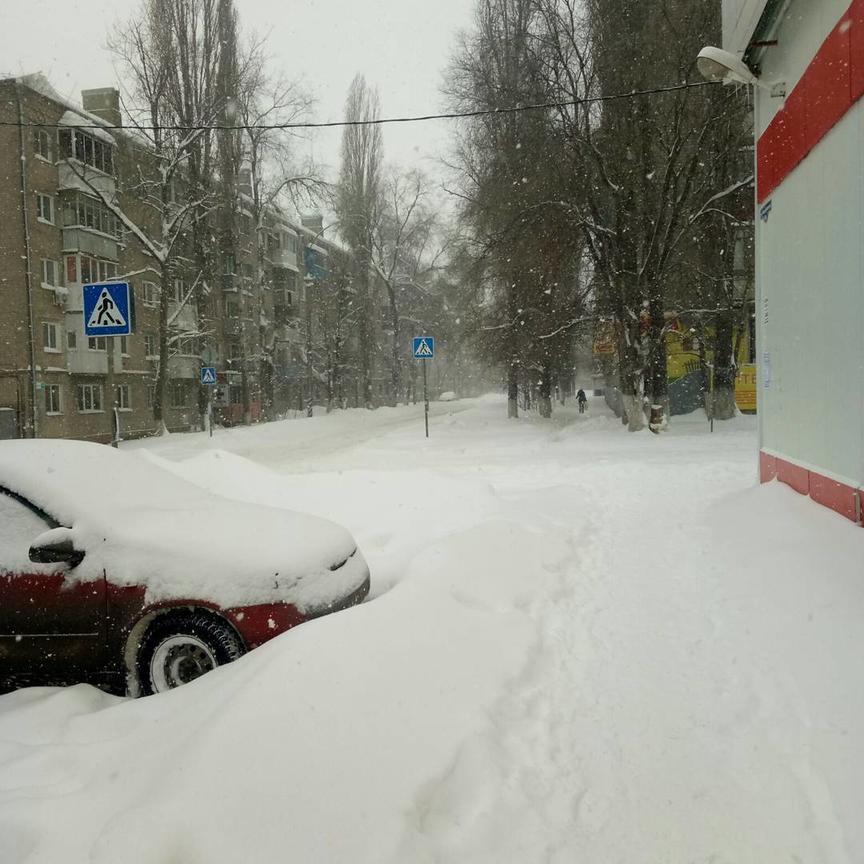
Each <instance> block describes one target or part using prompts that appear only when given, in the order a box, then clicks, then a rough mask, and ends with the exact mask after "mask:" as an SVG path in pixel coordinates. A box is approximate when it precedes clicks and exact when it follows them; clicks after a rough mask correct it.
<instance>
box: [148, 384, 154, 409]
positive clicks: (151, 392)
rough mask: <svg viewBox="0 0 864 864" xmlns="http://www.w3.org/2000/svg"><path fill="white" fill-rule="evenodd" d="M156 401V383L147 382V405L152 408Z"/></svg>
mask: <svg viewBox="0 0 864 864" xmlns="http://www.w3.org/2000/svg"><path fill="white" fill-rule="evenodd" d="M155 401H156V385H155V384H148V385H147V407H148V408H152V407H153V403H154V402H155Z"/></svg>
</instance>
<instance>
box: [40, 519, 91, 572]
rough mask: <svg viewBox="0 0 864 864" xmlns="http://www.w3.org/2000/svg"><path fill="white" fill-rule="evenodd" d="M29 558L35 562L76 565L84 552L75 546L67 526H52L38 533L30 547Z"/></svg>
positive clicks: (81, 559)
mask: <svg viewBox="0 0 864 864" xmlns="http://www.w3.org/2000/svg"><path fill="white" fill-rule="evenodd" d="M30 560H31V561H35V562H36V563H37V564H68V565H69V566H70V567H77V566H78V565H79V564H80V563H81V562H82V561H83V560H84V553H83V552H82V551H81V550H80V549H76V548H75V543H74V542H73V540H72V532H71V531H70V530H69V529H68V528H54V529H53V530H51V531H46V532H45V533H44V534H40V535H39V536H38V537H37V538H36V539H35V540H34V541H33V545H32V546H31V547H30Z"/></svg>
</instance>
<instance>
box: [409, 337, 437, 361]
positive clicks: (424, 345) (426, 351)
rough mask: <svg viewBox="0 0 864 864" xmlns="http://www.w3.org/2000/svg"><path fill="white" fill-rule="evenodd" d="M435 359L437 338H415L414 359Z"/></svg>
mask: <svg viewBox="0 0 864 864" xmlns="http://www.w3.org/2000/svg"><path fill="white" fill-rule="evenodd" d="M434 357H435V337H434V336H415V337H414V359H415V360H432V359H433V358H434Z"/></svg>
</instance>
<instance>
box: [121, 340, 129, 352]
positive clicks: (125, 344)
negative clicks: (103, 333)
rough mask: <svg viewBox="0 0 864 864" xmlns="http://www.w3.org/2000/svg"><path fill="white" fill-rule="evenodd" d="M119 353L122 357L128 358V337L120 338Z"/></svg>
mask: <svg viewBox="0 0 864 864" xmlns="http://www.w3.org/2000/svg"><path fill="white" fill-rule="evenodd" d="M120 353H121V354H122V355H123V356H124V357H128V356H129V339H128V337H126V336H121V337H120Z"/></svg>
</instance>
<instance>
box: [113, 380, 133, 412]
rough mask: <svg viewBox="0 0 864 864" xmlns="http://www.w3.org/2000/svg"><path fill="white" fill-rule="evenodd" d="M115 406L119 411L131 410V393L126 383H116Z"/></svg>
mask: <svg viewBox="0 0 864 864" xmlns="http://www.w3.org/2000/svg"><path fill="white" fill-rule="evenodd" d="M117 407H118V408H119V409H120V410H121V411H131V410H132V393H131V390H130V388H129V385H128V384H118V385H117Z"/></svg>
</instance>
